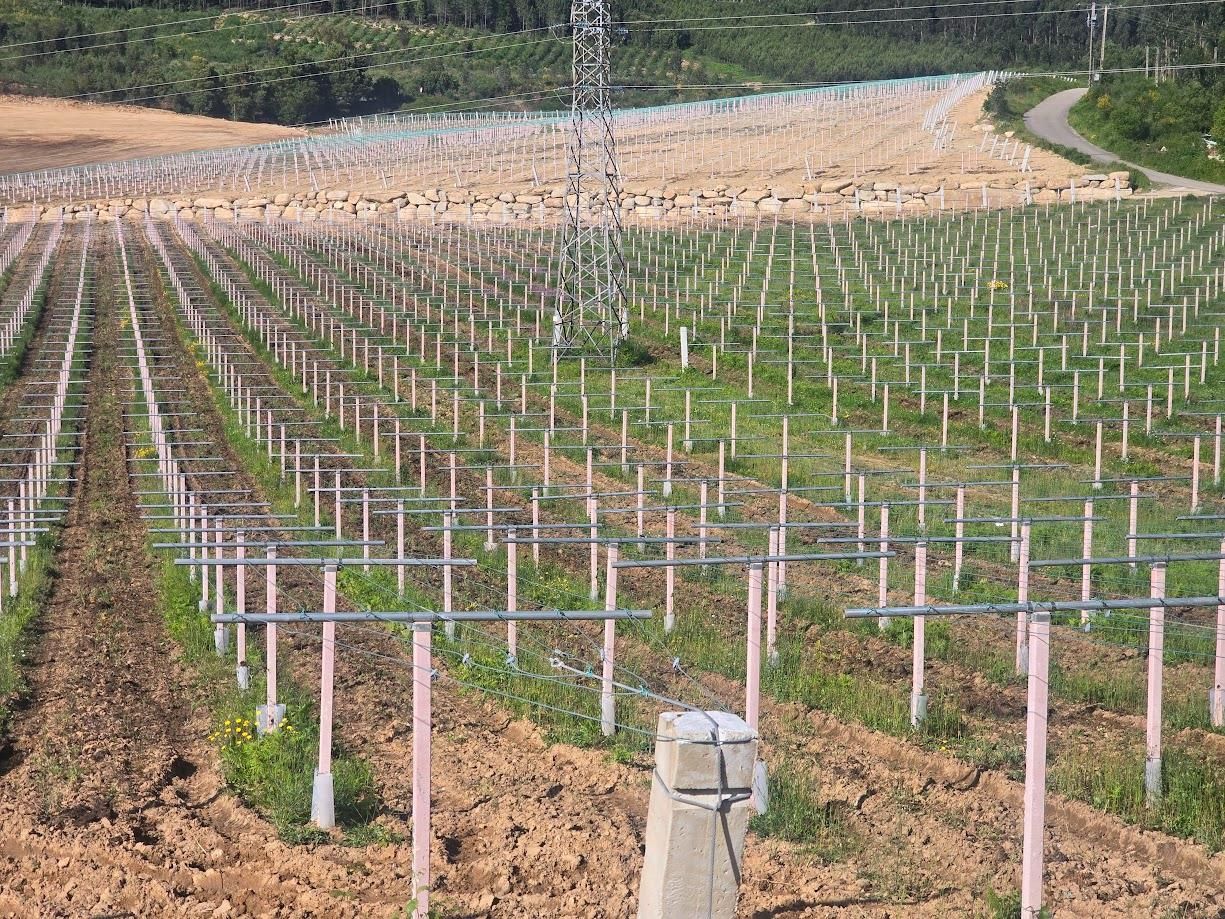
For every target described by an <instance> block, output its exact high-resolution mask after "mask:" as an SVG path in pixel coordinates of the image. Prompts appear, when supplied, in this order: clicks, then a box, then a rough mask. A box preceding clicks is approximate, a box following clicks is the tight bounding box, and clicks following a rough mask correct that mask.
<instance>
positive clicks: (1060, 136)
mask: <svg viewBox="0 0 1225 919" xmlns="http://www.w3.org/2000/svg"><path fill="white" fill-rule="evenodd" d="M1087 92H1088V90H1087V89H1083V88H1081V89H1065V90H1064V91H1063V92H1059V93H1055V95H1053V96H1047V97H1046V98H1045V99H1043V100H1042V101H1041V102H1039V103H1038V104H1037V105H1035V106H1034V107H1033V108H1032V109H1030V110H1029V111H1028V112H1026V113H1025V127H1027V128H1029V130H1031V131H1033V132H1034V133H1035V134H1037V135H1038V136H1039V137H1042V138H1045V139H1046V140H1049V141H1050V142H1051V143H1055V144H1063V146H1065V147H1072V148H1074V149H1076V150H1080V151H1081V152H1082V153H1087V154H1089V156H1091V157H1093V158H1094V159H1095V160H1099V161H1101V162H1104V163H1108V162H1114V161H1118V162H1121V163H1126V164H1127V165H1128V166H1130V167H1131V168H1132V169H1138V170H1140V172H1143V173H1144V174H1145V175H1146V176H1148V177H1149V179H1150V180H1151V181H1153V182H1155V183H1156V184H1158V185H1169V186H1173V187H1174V188H1185V189H1187V190H1188V191H1193V192H1198V193H1200V194H1210V195H1225V185H1216V184H1214V183H1212V182H1200V181H1198V180H1196V179H1185V178H1183V177H1182V176H1175V175H1170V174H1169V173H1165V172H1157V170H1155V169H1148V168H1145V167H1144V166H1137V165H1136V164H1135V163H1128V162H1127V161H1126V160H1120V159H1119V158H1118V157H1117V156H1115V155H1114V154H1113V153H1110V152H1108V151H1106V150H1103V149H1102V148H1101V147H1098V146H1095V145H1094V144H1091V143H1089V141H1087V140H1085V139H1084V138H1083V137H1081V136H1080V135H1079V134H1077V133H1076V132H1075V131H1074V130H1072V126H1071V125H1069V124H1068V111H1069V110H1070V109H1071V108H1072V106H1073V105H1075V104H1076V102H1077V101H1078V100H1079V99H1080V98H1081V96H1083V95H1084V94H1085V93H1087Z"/></svg>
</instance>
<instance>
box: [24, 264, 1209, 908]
mask: <svg viewBox="0 0 1225 919" xmlns="http://www.w3.org/2000/svg"><path fill="white" fill-rule="evenodd" d="M103 250H104V251H103V254H102V256H101V259H102V261H101V263H100V266H99V269H100V270H99V283H98V286H99V290H100V291H101V295H100V300H99V302H98V304H97V306H98V321H97V328H96V334H95V342H96V348H97V350H96V353H95V357H94V364H93V367H92V371H91V377H90V382H91V387H90V389H91V399H90V405H89V412H88V416H87V417H88V420H87V424H86V439H85V443H84V451H85V457H86V459H85V463H84V465H83V467H82V469H81V472H80V478H81V484H80V486H79V488H78V490H77V493H76V499H77V500H76V502H75V504H74V505H73V508H72V511H71V513H70V516H69V518H68V520H67V525H66V527H65V528H64V531H63V533H62V535H61V550H60V553H59V556H58V559H57V567H58V577H57V580H56V583H55V586H54V590H53V592H52V594H51V597H50V599H49V601H48V603H47V605H46V606H45V608H44V610H43V612H42V617H41V619H40V621H39V623H38V626H37V633H36V635H35V636H34V644H33V648H34V650H33V653H32V655H31V657H30V659H29V661H27V666H26V673H27V678H28V683H29V687H30V691H29V694H28V696H27V699H26V701H25V703H24V705H23V707H21V708H20V709H19V711H18V713H17V715H16V717H15V719H14V722H13V724H12V726H11V728H12V741H11V746H10V747H9V748H8V749H6V750H5V752H4V754H3V758H2V759H0V916H57V917H58V916H64V917H69V916H71V917H77V916H82V917H94V919H101V917H104V916H109V917H120V916H140V917H143V916H208V915H218V916H224V915H236V916H237V915H257V916H265V915H266V916H287V917H288V916H293V917H323V916H328V917H331V916H341V917H344V916H357V915H362V916H366V915H370V916H391V915H394V914H395V913H396V911H397V910H398V909H400V908H402V907H403V905H404V904H405V902H406V901H407V899H408V897H409V895H410V893H409V880H408V877H407V875H408V868H409V865H410V856H409V852H408V851H407V847H406V846H405V845H404V844H399V843H397V844H391V845H385V846H370V847H365V848H352V849H350V848H344V847H341V846H338V845H331V844H328V845H318V846H311V847H289V846H286V845H284V844H283V843H281V842H280V841H279V840H278V839H277V838H276V835H275V832H274V831H273V829H272V828H271V827H270V826H269V824H268V823H267V822H266V821H264V820H263V819H261V818H260V817H259V816H258V815H255V814H253V813H252V812H251V811H250V810H249V809H247V808H245V807H244V806H242V805H241V804H240V803H238V802H236V801H235V800H234V799H233V798H231V797H229V796H228V795H227V794H225V793H224V791H223V790H222V782H221V779H220V774H219V771H218V768H217V762H216V756H215V753H214V751H213V750H212V748H211V747H210V746H209V745H208V744H207V743H206V742H205V740H204V738H205V736H206V734H207V733H208V730H209V719H208V714H207V712H206V711H204V710H203V709H202V707H201V706H199V705H198V704H197V703H198V701H199V699H200V697H201V693H200V692H199V691H198V690H197V689H196V688H195V687H194V686H193V685H192V677H191V674H190V672H189V671H188V669H187V668H186V666H185V665H183V664H180V663H179V662H178V660H177V657H176V654H177V652H176V648H175V646H174V645H173V643H172V642H171V641H170V640H169V638H168V637H167V635H166V633H165V629H164V627H163V625H162V621H161V618H160V612H159V611H158V609H157V606H156V598H155V596H154V592H153V590H154V588H153V577H152V569H151V567H150V560H149V558H148V557H147V554H146V552H145V549H144V542H143V529H142V524H141V522H140V520H139V518H138V516H137V506H136V501H135V496H134V494H133V492H132V488H131V486H130V485H129V481H128V478H127V470H126V464H125V460H124V453H123V450H124V447H123V434H122V432H123V430H124V425H123V419H122V417H121V413H122V412H123V411H124V410H125V409H124V403H125V401H126V400H127V399H128V398H129V397H130V394H131V392H132V377H131V372H130V370H129V369H128V368H127V367H126V366H125V365H124V361H123V358H122V355H121V350H120V349H121V347H122V342H123V340H124V336H123V335H122V333H121V316H122V314H123V310H125V309H126V303H121V302H120V301H119V300H118V299H117V298H118V296H119V290H120V288H118V287H116V286H115V281H116V277H115V271H114V264H115V262H114V252H113V250H112V249H109V248H107V247H103ZM163 308H164V306H163ZM162 331H163V332H168V331H170V327H169V325H168V324H166V325H164V326H163V328H162ZM176 347H177V346H176ZM189 365H190V362H189V361H187V360H186V359H184V361H183V367H182V369H183V374H182V376H183V377H184V378H187V377H191V379H190V380H187V383H188V389H189V390H190V393H191V396H192V402H193V406H192V407H193V409H194V410H196V411H197V412H200V413H202V415H204V416H206V417H198V418H197V419H196V420H195V421H193V422H192V423H193V424H195V423H200V424H202V425H203V426H204V427H205V428H206V429H208V430H210V432H214V433H216V432H218V431H219V430H220V429H219V426H218V424H217V414H216V409H215V407H213V406H211V405H210V404H209V403H208V402H207V400H206V398H204V397H203V394H204V392H205V389H204V381H203V377H202V375H201V374H200V373H199V371H198V370H196V371H192V370H191V368H190V366H189ZM217 447H218V449H219V451H222V452H227V454H228V455H229V458H230V460H231V461H232V462H233V463H235V464H236V462H237V458H236V456H235V455H234V454H233V453H232V451H228V450H227V449H226V448H225V445H224V444H223V443H220V442H219V443H218V444H217ZM287 631H288V630H287ZM340 639H341V641H340V647H339V654H338V665H337V693H338V698H337V718H338V732H339V735H340V737H341V739H342V741H343V743H344V745H345V746H346V747H347V748H348V749H349V750H352V751H354V752H356V753H358V754H360V755H362V756H364V757H366V758H368V759H369V760H370V762H371V765H372V767H373V769H374V771H375V774H376V776H377V778H378V780H379V782H380V784H381V785H382V788H383V792H384V798H385V800H386V803H387V812H386V814H385V815H384V816H383V818H382V822H384V823H385V824H386V825H387V826H388V827H389V828H390V829H391V830H393V831H394V832H396V833H398V834H400V835H404V836H406V835H407V831H408V818H407V814H406V808H407V805H408V801H409V798H410V793H411V788H410V772H409V765H410V763H411V756H410V750H411V724H410V721H409V715H408V712H409V707H408V701H409V697H410V694H411V676H412V671H411V670H409V669H407V668H406V667H405V666H404V664H405V657H404V654H403V649H402V647H401V646H400V645H399V643H398V641H397V640H396V639H395V638H394V637H392V636H391V635H389V634H387V633H386V632H383V631H381V630H378V629H357V628H345V629H342V630H341V634H340ZM283 647H284V650H285V658H286V665H287V669H288V670H290V671H291V672H292V673H293V675H294V678H295V680H296V681H297V682H299V683H300V684H301V685H303V686H305V687H307V688H308V689H310V688H313V687H314V686H315V685H317V679H318V676H317V661H318V644H317V641H316V639H315V638H314V636H313V635H310V634H300V635H287V636H286V639H285V641H284V644H283ZM441 669H442V670H443V671H444V672H443V673H442V676H441V679H440V680H439V683H438V686H437V691H436V693H435V699H436V702H435V723H434V731H435V738H436V739H435V748H434V752H435V759H434V774H433V782H434V802H433V808H432V810H433V814H434V852H433V859H432V861H433V865H434V870H435V885H436V890H437V902H438V905H439V906H440V907H441V908H442V909H444V910H445V911H446V912H445V913H444V914H446V915H450V916H455V917H458V916H471V917H477V916H496V917H507V919H510V917H521V916H532V917H609V919H612V917H618V919H620V917H630V916H632V915H633V914H634V909H635V902H634V901H635V892H636V886H637V875H638V871H639V870H640V867H641V845H642V827H643V820H644V817H645V805H646V799H647V789H648V781H649V775H650V770H649V765H647V763H646V762H645V758H640V761H639V762H636V763H634V764H632V765H617V764H613V763H610V762H609V761H608V760H607V758H606V757H605V756H604V755H603V754H601V753H599V752H595V751H587V750H577V749H574V748H571V747H566V746H563V745H556V746H549V745H547V744H546V743H545V742H544V740H543V739H542V737H541V735H540V733H539V731H538V730H537V729H536V728H535V727H533V726H532V725H529V724H527V723H525V722H523V721H520V720H516V719H514V718H512V717H510V716H508V715H507V714H506V713H505V711H504V709H503V708H502V707H501V706H499V705H498V704H497V703H496V701H492V700H486V699H482V698H480V697H478V696H475V695H473V694H471V693H469V692H467V691H465V690H463V689H461V688H460V687H457V686H456V685H455V684H454V682H453V681H450V680H449V679H448V678H447V675H446V672H445V670H446V668H445V667H443V668H441ZM706 681H707V682H708V683H709V684H710V685H711V686H712V687H713V688H714V689H715V690H716V691H717V694H718V695H719V697H720V698H724V699H726V700H728V701H729V702H733V703H734V701H735V699H736V697H737V696H738V695H739V693H740V692H741V688H740V687H739V686H737V685H735V684H733V683H731V682H730V681H721V680H719V679H717V678H715V677H707V678H706ZM763 715H764V718H765V723H766V726H767V734H768V736H771V737H775V738H778V743H779V745H780V747H781V746H782V745H785V746H786V747H787V749H788V754H789V755H791V756H793V757H795V758H798V759H800V760H801V761H802V762H803V763H804V764H805V765H806V766H809V767H811V768H812V769H813V770H815V774H816V775H817V777H818V778H819V788H820V796H821V801H822V803H823V805H824V806H825V807H826V809H827V811H828V812H830V813H832V814H836V815H837V816H838V817H839V819H840V820H842V821H843V822H844V823H845V825H846V826H847V827H849V829H850V831H851V832H852V833H853V834H854V835H855V836H856V837H857V846H856V848H855V849H854V851H853V853H852V854H850V855H849V856H846V855H843V856H841V857H837V858H835V861H834V863H833V864H829V865H827V864H825V860H826V855H827V853H822V852H820V851H813V850H811V849H805V848H803V847H797V846H790V845H783V844H777V843H772V842H769V841H763V840H760V839H755V838H754V839H751V840H750V842H749V845H748V849H747V856H746V866H745V888H744V895H743V897H742V909H741V915H742V916H746V917H747V916H752V917H754V919H757V917H760V919H766V917H775V916H777V917H783V916H787V917H790V916H796V917H799V916H806V917H817V916H821V917H825V916H829V917H835V916H848V917H849V916H855V917H859V916H864V917H869V916H870V917H880V919H884V917H910V916H921V917H937V916H965V915H976V914H982V912H983V910H982V901H981V898H980V897H979V896H978V893H977V892H978V891H981V890H982V889H983V888H985V887H986V886H994V887H995V888H996V889H998V890H1002V891H1006V890H1011V889H1015V886H1016V877H1017V862H1018V859H1019V846H1018V843H1017V839H1018V836H1019V816H1020V786H1019V785H1018V784H1017V783H1015V782H1011V781H1009V780H1007V779H1005V778H1003V777H1002V776H1000V775H997V774H994V773H990V772H980V771H978V770H976V769H973V768H972V767H968V766H966V765H965V764H963V763H958V762H957V761H955V760H953V759H952V758H951V757H949V756H945V755H942V754H940V753H936V752H927V751H923V750H919V749H916V748H915V747H913V746H912V745H909V744H906V743H904V742H902V741H898V740H895V739H892V738H888V737H885V736H883V735H880V734H877V733H875V732H872V731H868V730H865V729H862V728H858V727H848V726H846V725H843V724H841V723H839V722H837V721H836V720H834V719H830V718H826V717H825V716H823V715H820V714H819V713H815V712H808V711H805V710H804V709H803V708H802V707H800V706H784V705H776V704H770V703H767V705H766V706H765V710H764V712H763ZM780 752H781V750H780V749H775V750H771V751H770V753H771V757H772V758H773V756H774V755H775V754H778V753H780ZM1048 807H1049V810H1048V814H1049V816H1050V826H1051V831H1050V836H1049V846H1048V854H1049V865H1048V872H1049V873H1048V887H1047V890H1048V895H1049V897H1050V899H1051V901H1052V903H1053V905H1054V907H1055V909H1056V912H1057V915H1059V916H1061V917H1063V916H1077V917H1086V919H1087V917H1098V916H1118V917H1123V916H1157V917H1164V916H1181V917H1214V916H1222V915H1225V910H1222V907H1221V905H1220V902H1221V897H1222V889H1225V871H1223V870H1222V861H1221V857H1220V856H1217V857H1213V858H1210V857H1208V856H1206V855H1205V854H1204V853H1203V851H1202V850H1200V849H1198V848H1197V847H1193V846H1188V845H1186V844H1183V843H1179V842H1177V841H1175V840H1172V839H1169V838H1168V837H1164V836H1161V835H1160V834H1150V833H1145V832H1142V831H1139V830H1135V829H1131V828H1127V827H1125V826H1123V825H1122V824H1121V823H1120V822H1119V821H1116V820H1113V819H1111V818H1108V817H1104V816H1102V815H1101V814H1099V813H1096V812H1094V811H1092V810H1091V809H1089V808H1087V807H1082V806H1080V805H1076V804H1069V803H1067V802H1064V801H1052V802H1051V803H1050V804H1049V805H1048ZM680 919H688V917H680Z"/></svg>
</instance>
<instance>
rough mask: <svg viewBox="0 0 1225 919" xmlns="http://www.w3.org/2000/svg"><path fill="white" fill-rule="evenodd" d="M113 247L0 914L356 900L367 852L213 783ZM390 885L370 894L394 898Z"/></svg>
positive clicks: (311, 906) (14, 785)
mask: <svg viewBox="0 0 1225 919" xmlns="http://www.w3.org/2000/svg"><path fill="white" fill-rule="evenodd" d="M104 258H105V259H109V260H110V261H109V262H107V263H104V264H103V266H102V270H101V271H100V273H99V274H100V278H99V284H100V289H101V291H102V298H103V299H102V301H101V302H100V303H99V304H98V325H97V329H96V341H97V351H96V353H95V355H94V359H93V360H94V363H93V367H92V369H91V373H90V391H91V394H92V396H91V400H90V405H89V410H88V415H87V421H86V434H85V440H84V455H85V457H86V459H85V462H84V464H83V466H82V468H81V472H80V476H81V482H80V485H79V486H78V488H77V490H76V493H75V496H74V497H75V502H74V504H73V505H72V509H71V511H70V513H69V515H68V518H67V520H66V524H65V527H64V529H63V531H62V533H61V540H60V545H61V548H60V551H59V555H58V559H57V569H58V572H57V577H56V581H55V584H54V587H53V589H52V592H51V594H50V597H49V600H48V602H47V604H46V605H45V607H44V608H43V610H42V614H41V617H40V619H39V620H38V623H37V625H36V627H35V634H34V635H33V636H32V645H33V652H32V654H31V656H30V658H29V660H28V661H27V662H26V667H25V675H26V680H27V683H28V693H27V694H26V696H25V698H24V699H23V701H22V703H21V705H20V706H19V707H18V710H17V712H16V714H15V717H14V719H13V722H12V725H11V732H10V733H11V736H10V738H9V742H8V745H7V746H6V747H5V749H4V751H3V753H4V755H3V760H2V762H0V915H3V916H103V915H108V916H163V915H165V916H174V915H201V914H203V915H208V914H215V915H225V914H227V913H230V912H235V913H243V914H252V915H256V914H261V915H294V916H310V915H319V916H322V915H329V916H330V915H344V914H346V913H349V914H351V913H352V912H354V910H352V909H346V908H344V907H343V905H341V906H340V908H338V901H337V900H336V899H335V898H334V897H332V896H331V895H330V893H329V892H330V891H331V890H333V889H339V888H342V887H344V886H345V885H346V883H347V879H348V878H349V876H350V873H351V872H354V871H364V870H365V868H364V866H361V865H358V864H357V862H358V853H348V852H344V851H343V850H341V851H337V852H329V853H327V855H326V856H318V857H311V858H303V857H301V856H298V855H296V854H295V853H294V852H293V851H292V850H290V849H289V848H287V847H286V846H284V845H282V844H280V843H279V842H278V841H277V840H276V838H275V834H274V833H273V832H272V831H271V830H270V828H269V827H268V826H267V825H266V824H265V823H264V822H263V821H261V820H259V819H258V818H256V817H254V816H253V815H251V814H250V813H248V812H246V811H245V810H244V809H243V808H241V807H239V806H237V805H236V804H235V803H234V802H233V800H232V799H230V798H228V797H226V796H224V795H223V794H221V792H220V787H221V782H220V779H219V776H218V773H217V771H216V768H215V763H214V762H213V757H212V755H211V753H210V752H209V750H208V748H207V746H206V745H205V744H204V741H203V738H204V736H205V735H206V733H207V731H208V723H207V716H206V715H205V713H203V712H202V711H200V709H198V708H196V707H195V706H194V705H193V701H194V693H193V690H192V687H191V685H190V680H189V678H188V675H187V673H186V671H185V669H184V668H183V667H182V666H180V665H179V663H178V662H177V661H176V651H175V648H174V646H173V645H172V643H171V642H170V640H169V638H168V637H167V635H166V633H165V629H164V627H163V625H162V621H161V617H160V612H159V610H158V608H157V605H156V602H155V595H154V588H153V581H152V575H151V568H150V563H149V559H148V557H147V555H146V553H145V550H144V541H143V531H142V529H141V523H140V520H139V518H138V516H137V513H136V504H135V499H134V496H133V494H132V491H131V489H130V487H129V485H128V480H127V472H126V468H125V462H124V454H123V442H122V430H123V426H122V418H121V413H122V411H123V400H124V398H125V394H127V393H129V392H130V390H131V377H130V373H129V371H128V369H127V368H126V367H125V366H124V365H123V362H122V358H121V356H120V354H119V350H118V346H117V344H116V340H117V339H118V337H119V331H118V329H119V313H118V305H117V303H116V301H115V299H114V297H115V296H116V294H117V291H116V290H115V289H114V288H111V287H110V286H109V283H108V281H109V282H113V281H114V263H113V258H114V255H113V252H110V253H108V254H107V255H105V256H104ZM329 848H330V847H329ZM390 854H391V853H388V855H390ZM395 896H399V894H398V892H396V893H395V894H394V895H393V894H392V892H391V891H390V890H388V891H386V892H383V891H379V890H372V891H369V892H368V895H367V897H366V902H367V903H378V902H382V903H384V904H385V905H386V909H385V911H386V912H390V910H391V903H392V902H393V901H394V897H395ZM238 903H241V904H242V908H241V909H240V908H239V907H238V906H237V904H238Z"/></svg>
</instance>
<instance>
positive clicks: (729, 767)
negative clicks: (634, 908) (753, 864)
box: [638, 712, 757, 919]
mask: <svg viewBox="0 0 1225 919" xmlns="http://www.w3.org/2000/svg"><path fill="white" fill-rule="evenodd" d="M656 735H657V737H658V740H657V742H656V746H655V764H656V765H655V776H654V780H653V781H652V784H651V803H650V810H649V811H648V814H647V831H646V859H645V864H644V867H643V870H642V881H641V885H640V887H639V892H638V919H675V917H678V916H693V917H699V916H701V917H709V919H732V917H734V916H735V915H736V901H737V898H738V896H739V893H740V865H741V859H742V857H743V855H744V836H745V832H746V831H747V830H748V825H749V817H750V816H752V814H753V812H754V809H753V805H752V803H751V802H750V796H751V794H752V792H751V784H752V781H753V769H754V763H755V762H756V760H757V736H756V733H755V732H754V731H753V730H751V729H750V728H749V726H748V724H747V723H745V722H744V721H742V720H741V719H740V718H738V717H736V716H735V715H732V714H728V713H725V712H664V713H662V714H661V715H660V716H659V725H658V729H657V731H656ZM712 868H713V870H712Z"/></svg>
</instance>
